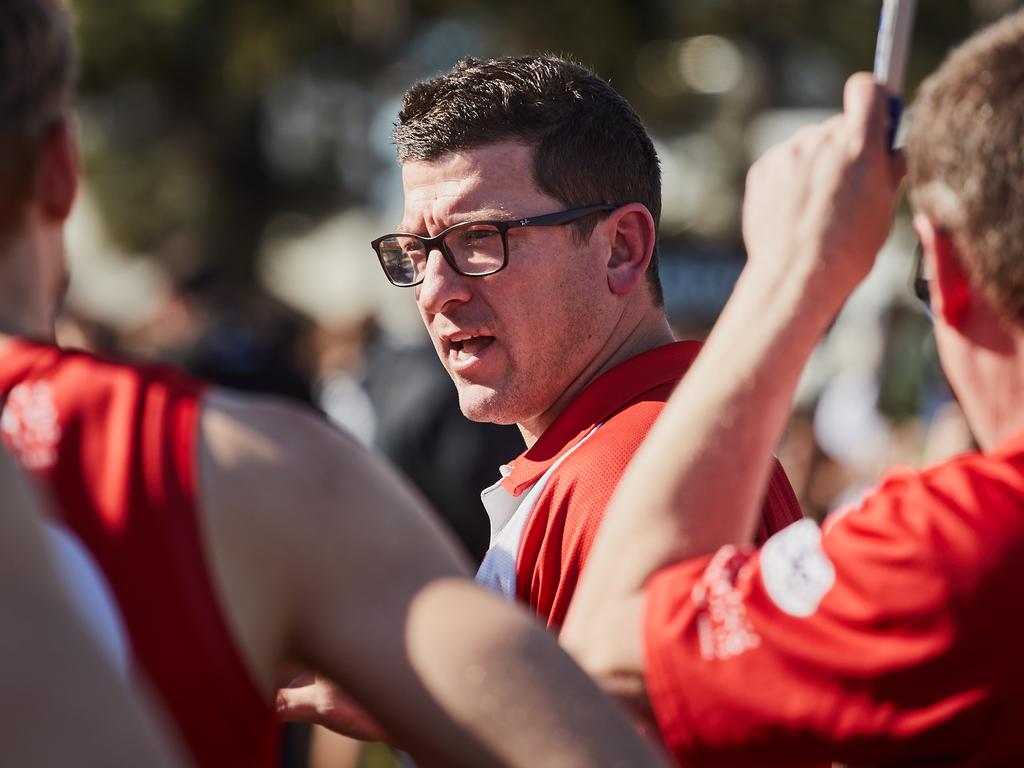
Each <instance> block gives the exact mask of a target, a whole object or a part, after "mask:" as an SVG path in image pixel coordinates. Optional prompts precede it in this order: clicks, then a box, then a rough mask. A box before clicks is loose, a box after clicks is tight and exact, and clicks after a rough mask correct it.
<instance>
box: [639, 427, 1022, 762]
mask: <svg viewBox="0 0 1024 768" xmlns="http://www.w3.org/2000/svg"><path fill="white" fill-rule="evenodd" d="M823 531H824V532H822V531H821V530H819V529H818V527H817V526H816V525H815V524H814V523H813V522H812V521H810V520H805V521H803V522H801V523H799V524H797V525H793V526H791V527H790V528H787V529H786V530H785V531H783V532H781V533H780V534H778V535H776V536H774V537H773V538H772V539H770V540H769V541H768V543H767V544H765V545H764V546H763V547H762V548H761V549H760V550H756V551H755V550H753V549H750V550H746V551H744V550H742V549H737V548H735V547H726V548H724V549H722V550H720V551H719V552H718V553H717V554H715V555H712V556H709V557H705V558H700V559H697V560H693V561H689V562H684V563H680V564H678V565H675V566H671V567H669V568H666V569H664V570H662V571H660V572H659V573H657V574H655V575H654V576H653V577H652V578H651V580H650V581H649V582H648V584H647V588H646V592H647V598H648V603H647V611H646V618H645V622H644V623H645V646H646V651H645V656H646V665H645V666H646V678H647V688H648V695H649V697H650V701H651V705H652V707H653V709H654V713H655V715H656V718H657V722H658V726H659V728H660V731H661V735H662V739H663V741H664V742H665V744H666V745H667V746H668V747H669V748H670V749H671V751H672V753H673V754H674V756H675V757H676V759H677V760H678V761H679V762H680V764H683V765H754V764H756V765H786V766H793V765H804V764H806V762H807V761H809V760H815V759H817V760H821V759H830V760H840V761H842V762H852V763H865V762H867V763H870V764H872V765H876V764H877V765H908V764H911V763H912V764H914V765H957V766H968V765H969V766H982V765H984V766H1006V765H1017V764H1019V763H1018V761H1019V760H1020V759H1021V755H1024V729H1022V728H1021V723H1022V722H1024V660H1022V659H1024V657H1022V655H1021V653H1020V647H1019V645H1018V644H1019V643H1020V637H1019V635H1018V634H1017V630H1016V629H1015V622H1016V621H1017V618H1018V617H1019V616H1020V611H1018V610H1017V604H1018V601H1019V600H1020V587H1021V585H1022V584H1024V435H1019V436H1017V437H1015V438H1013V439H1012V440H1010V441H1008V442H1007V443H1005V444H1004V445H1003V446H1002V447H1000V448H999V449H998V450H995V451H993V452H992V453H989V454H980V453H972V454H966V455H964V456H960V457H958V458H955V459H953V460H951V461H949V462H946V463H944V464H942V465H939V466H937V467H935V468H932V469H930V470H927V471H924V472H921V473H916V472H900V473H895V474H893V475H890V476H889V477H888V478H887V479H886V480H885V481H884V482H883V483H882V484H881V485H880V486H879V488H878V489H877V490H876V491H875V492H874V493H873V494H871V495H870V496H868V497H867V498H866V499H865V500H864V501H863V502H862V503H861V504H860V506H859V507H857V508H856V509H853V510H851V511H847V512H845V513H842V512H841V513H836V514H833V515H831V516H830V517H829V518H828V519H827V521H826V523H825V525H824V526H823Z"/></svg>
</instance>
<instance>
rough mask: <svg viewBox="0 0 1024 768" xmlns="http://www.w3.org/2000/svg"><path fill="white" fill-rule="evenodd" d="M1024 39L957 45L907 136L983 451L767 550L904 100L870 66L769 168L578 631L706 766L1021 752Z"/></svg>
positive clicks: (914, 186)
mask: <svg viewBox="0 0 1024 768" xmlns="http://www.w3.org/2000/svg"><path fill="white" fill-rule="evenodd" d="M1022 51H1024V11H1017V12H1015V13H1012V14H1010V15H1008V16H1007V17H1006V18H1005V19H1003V20H1002V21H1000V22H998V23H996V24H995V25H993V26H992V27H990V28H989V29H987V30H984V31H983V32H981V33H979V34H977V35H975V36H974V37H973V38H972V39H971V40H969V41H968V42H967V43H966V44H964V45H963V46H962V47H961V48H959V49H958V50H956V51H954V52H953V53H952V54H951V55H950V56H949V58H948V59H947V60H946V61H945V63H944V64H943V65H942V66H941V67H940V69H939V70H938V71H937V72H936V73H935V74H933V75H932V76H931V77H929V78H928V80H927V81H925V83H924V84H923V85H922V86H921V88H920V90H919V92H918V95H917V98H916V100H915V103H914V107H913V111H912V113H911V114H912V121H911V127H910V131H909V132H908V140H907V148H906V170H907V187H908V191H909V199H910V203H911V206H912V208H913V210H914V229H915V230H916V232H917V235H918V237H919V238H920V241H921V244H922V249H921V251H922V253H923V256H924V259H923V267H922V263H921V262H920V261H919V262H918V265H917V269H916V270H915V276H916V278H915V283H916V287H917V289H918V293H919V295H920V296H921V297H922V298H923V299H925V300H930V305H931V312H932V317H933V320H934V329H935V341H936V344H937V346H938V350H939V355H940V358H941V361H942V367H943V369H944V371H945V372H946V374H947V376H948V378H949V382H950V385H951V386H952V388H953V390H954V391H955V392H956V395H957V398H958V400H959V402H960V405H961V406H962V407H963V411H964V415H965V416H966V418H967V421H968V423H969V424H970V426H971V430H972V432H973V434H974V436H975V438H976V439H977V441H978V443H979V445H980V446H981V450H980V451H978V452H971V453H965V454H963V455H960V456H956V457H954V458H952V459H950V460H948V461H946V462H943V463H942V464H939V465H937V466H933V467H930V468H927V469H924V470H922V471H920V472H913V471H908V470H896V471H893V472H892V473H890V474H889V475H888V476H887V477H886V479H885V480H884V481H883V482H882V483H881V485H879V486H878V487H877V488H876V489H874V490H873V491H871V492H869V493H867V494H866V495H865V497H864V499H863V500H862V501H861V502H859V503H858V504H857V505H855V506H854V507H852V508H850V509H847V510H843V511H841V512H838V513H834V514H833V515H831V516H830V517H829V518H828V519H827V520H826V523H825V525H824V526H822V528H821V529H819V528H818V526H817V525H815V524H814V523H813V522H811V521H809V520H807V521H803V522H800V523H798V524H796V525H793V526H791V527H789V528H787V529H786V530H784V531H782V532H781V533H779V534H778V535H776V536H774V537H772V538H771V539H769V541H768V542H767V543H766V544H765V545H764V546H763V547H762V548H760V549H754V548H753V547H750V546H747V541H748V540H749V531H751V530H752V529H753V526H754V524H755V522H756V508H757V507H756V500H757V495H758V492H759V488H760V486H761V484H762V483H763V482H764V478H765V477H766V476H767V473H768V468H769V461H770V456H771V453H770V451H771V446H772V445H773V444H774V442H775V440H776V439H777V436H778V434H779V433H780V431H781V430H782V428H783V425H784V423H785V420H786V417H787V416H788V415H789V409H790V405H791V399H792V395H793V391H794V390H795V388H796V385H797V381H798V379H799V376H800V373H801V370H802V368H803V366H804V364H805V363H806V361H807V359H808V357H809V356H810V354H811V351H812V349H813V348H814V346H815V345H816V343H817V341H818V340H819V339H820V338H821V335H822V334H823V333H825V331H826V329H827V327H828V325H829V324H830V323H831V321H832V319H833V318H834V317H835V315H836V313H837V312H838V311H839V309H840V307H841V306H842V304H843V302H844V300H845V299H846V297H847V296H849V294H850V293H851V292H852V291H853V289H854V288H855V287H856V285H857V284H858V283H859V282H860V281H861V280H862V279H863V278H864V277H865V276H866V275H867V273H868V272H869V270H870V269H871V267H872V265H873V263H874V260H875V256H876V254H877V253H878V251H879V249H880V248H881V246H882V244H883V242H884V241H885V238H886V236H887V234H888V232H889V228H890V223H891V220H892V214H893V210H894V208H895V206H896V203H897V200H898V193H899V189H900V184H901V181H902V179H903V173H904V163H903V161H902V158H900V157H899V156H898V155H895V154H892V153H890V152H889V151H888V140H887V133H888V130H887V129H888V125H887V123H888V122H889V121H888V114H889V110H888V106H887V103H886V94H885V93H884V92H882V90H881V88H879V87H878V86H876V85H875V84H874V83H873V82H872V80H871V78H870V77H869V76H868V75H865V74H862V75H857V76H854V77H853V78H851V80H850V81H849V82H848V83H847V86H846V93H845V98H844V104H845V110H844V113H843V114H842V115H839V116H836V117H834V118H831V119H830V120H828V121H827V122H825V123H824V124H823V125H821V126H819V127H817V128H815V129H809V130H805V131H801V132H800V133H799V134H797V136H795V137H794V138H793V139H791V140H790V141H789V142H787V143H786V144H784V145H782V146H780V147H777V148H776V149H774V150H773V151H771V152H769V153H766V154H765V155H764V157H763V158H762V159H761V160H760V161H758V163H757V164H756V165H755V167H754V168H753V169H752V170H751V172H750V175H749V177H748V180H747V195H746V200H745V202H744V236H745V238H746V241H747V244H748V246H749V252H750V261H749V263H748V266H747V267H746V269H745V270H744V274H743V275H742V276H741V277H740V280H739V282H738V283H737V288H736V290H735V291H734V293H733V295H732V297H731V298H730V300H729V303H728V305H727V307H726V308H725V310H724V311H723V312H722V316H721V319H720V320H719V322H718V324H717V325H716V327H715V330H714V332H713V334H712V337H711V340H710V341H709V342H708V345H707V347H706V349H705V351H704V352H703V353H702V355H701V358H700V360H698V362H697V363H696V364H695V366H694V368H693V370H692V371H691V372H690V374H689V375H688V376H687V379H686V381H684V382H683V384H682V386H681V387H680V388H679V390H678V391H677V393H676V394H675V395H674V396H673V399H672V400H671V401H670V403H669V404H668V405H667V406H666V408H665V413H664V416H663V419H662V420H661V421H660V422H659V423H658V424H657V425H656V426H655V427H654V429H653V430H652V434H651V439H650V441H649V442H648V443H647V444H646V445H644V446H643V447H642V448H641V449H640V451H639V452H638V453H637V458H636V461H635V463H634V464H633V465H632V466H631V467H630V468H629V471H628V472H627V473H626V475H625V476H624V477H623V480H622V484H621V485H620V486H619V490H618V491H617V492H616V496H615V499H614V500H613V501H612V503H611V505H610V506H609V509H608V516H607V520H606V524H605V527H604V528H603V529H602V531H601V534H600V536H599V538H598V541H597V543H596V544H595V546H594V554H593V557H592V560H591V565H590V567H589V568H588V570H587V572H586V573H584V575H583V578H582V580H581V583H580V589H579V592H578V595H577V599H576V601H575V603H574V605H573V608H572V611H571V612H570V615H569V618H568V620H567V622H566V625H565V629H564V632H563V635H562V641H563V643H565V644H566V645H567V647H569V648H570V649H572V650H573V651H574V652H575V653H576V655H577V658H579V659H580V660H581V661H582V662H583V663H584V666H585V667H589V668H590V670H591V671H592V672H594V673H595V674H596V675H598V676H599V677H601V678H603V679H605V680H607V681H608V682H609V684H610V686H611V687H613V688H614V689H615V690H617V691H619V692H620V693H622V694H623V695H625V696H627V697H629V698H630V699H631V700H632V701H633V702H634V703H636V704H637V705H638V706H639V707H640V708H641V709H642V710H643V711H646V712H650V711H652V710H653V714H654V716H655V719H656V721H657V725H658V729H659V732H660V733H661V735H662V739H663V741H664V742H665V743H666V744H667V745H668V746H669V747H670V748H671V750H672V753H673V755H674V756H675V758H676V759H677V761H678V762H679V764H681V765H693V766H698V765H755V764H765V763H768V762H770V764H772V765H804V764H806V763H807V762H808V761H812V760H821V759H831V760H838V761H841V762H842V763H852V764H857V765H861V764H870V765H901V766H902V765H932V766H935V765H971V766H1007V765H1019V764H1020V760H1021V755H1022V754H1024V730H1022V728H1021V721H1022V719H1024V664H1022V656H1021V653H1020V634H1021V632H1020V610H1019V603H1020V588H1021V584H1022V583H1024V565H1022V563H1024V259H1022V256H1024V130H1022V126H1024V100H1022V99H1021V85H1022V83H1024V56H1022V55H1021V53H1022ZM922 288H927V289H928V290H927V291H924V290H921V289H922ZM755 323H756V328H757V332H756V333H754V334H752V333H751V332H750V329H751V327H754V324H755ZM721 412H727V413H729V414H730V416H731V418H729V419H728V420H712V419H708V418H707V416H706V414H708V413H721ZM737 435H742V436H743V439H742V441H739V442H738V441H737V440H736V439H735V438H736V436H737ZM724 445H730V450H729V451H728V452H726V451H724V450H721V448H716V447H719V446H724ZM703 446H712V448H711V449H710V450H701V447H703ZM737 451H739V452H740V453H741V455H740V457H739V458H741V459H742V460H741V461H737ZM695 510H700V511H702V512H703V511H704V510H709V511H710V512H712V513H713V514H712V515H711V520H712V523H711V524H710V525H709V524H707V523H705V522H704V521H705V518H704V517H701V518H699V519H698V518H696V517H695V516H694V511H695ZM698 555H700V557H696V556H698ZM687 557H695V559H692V560H686V559H685V558H687ZM780 704H781V706H780Z"/></svg>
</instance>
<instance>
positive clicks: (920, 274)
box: [910, 241, 932, 317]
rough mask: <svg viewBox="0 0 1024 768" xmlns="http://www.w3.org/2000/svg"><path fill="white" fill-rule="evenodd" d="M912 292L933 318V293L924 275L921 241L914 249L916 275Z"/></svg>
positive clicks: (912, 281) (911, 287)
mask: <svg viewBox="0 0 1024 768" xmlns="http://www.w3.org/2000/svg"><path fill="white" fill-rule="evenodd" d="M910 290H912V291H913V292H914V295H915V296H916V297H917V298H918V300H919V301H920V302H921V303H922V304H924V309H925V312H927V313H928V316H929V317H931V314H932V292H931V288H930V287H929V285H928V278H927V277H926V276H925V274H924V247H923V246H922V245H921V242H920V241H918V243H917V247H916V248H914V274H913V276H912V277H911V278H910Z"/></svg>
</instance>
